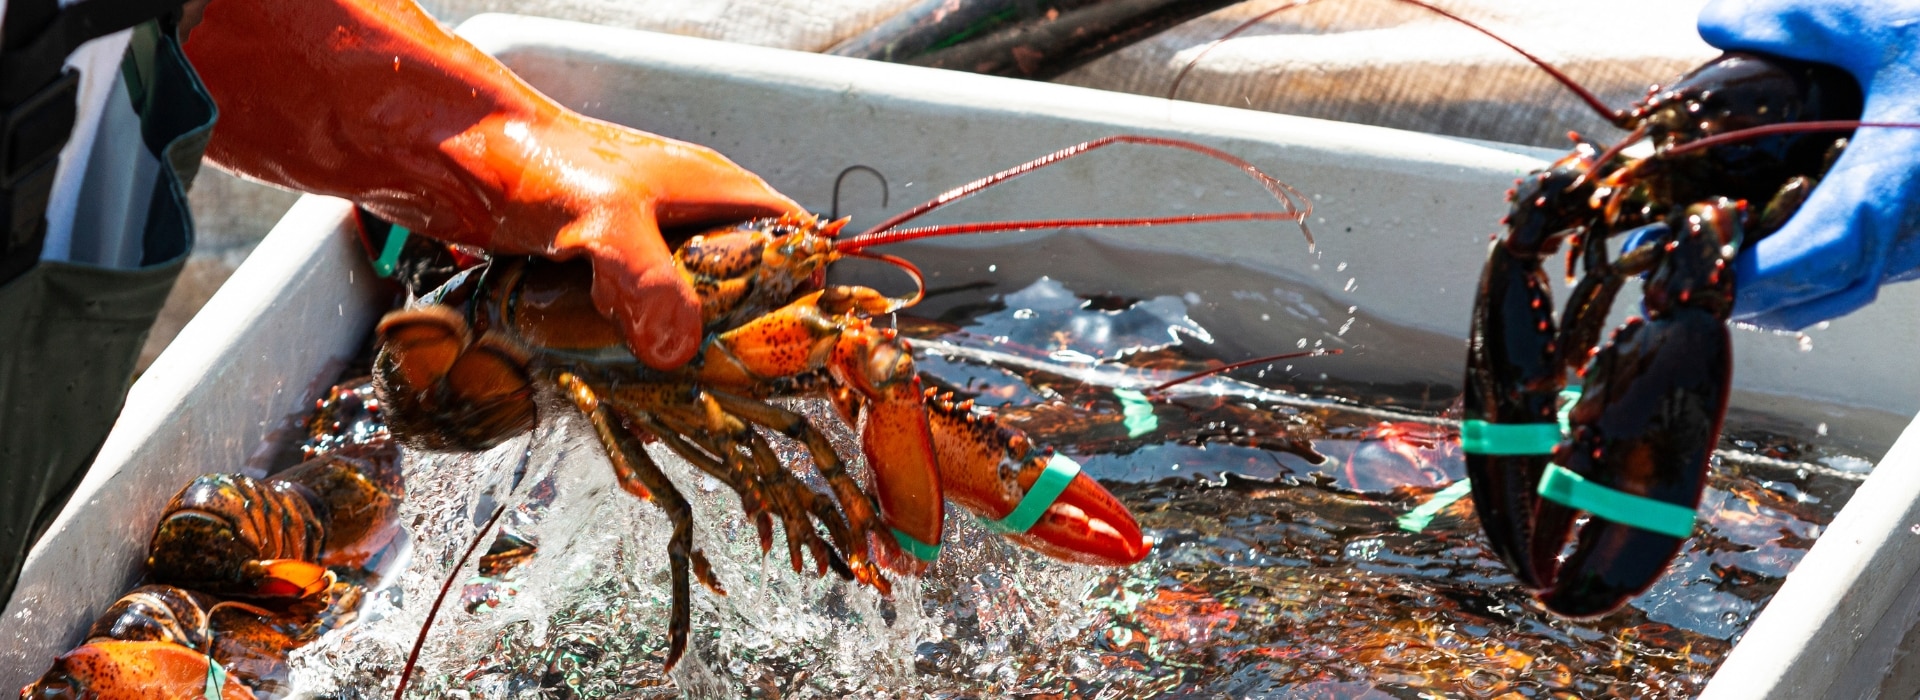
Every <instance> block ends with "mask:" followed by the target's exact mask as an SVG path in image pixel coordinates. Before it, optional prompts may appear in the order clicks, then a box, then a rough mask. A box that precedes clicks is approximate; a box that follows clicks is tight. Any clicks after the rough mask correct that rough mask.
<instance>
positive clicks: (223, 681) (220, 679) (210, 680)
mask: <svg viewBox="0 0 1920 700" xmlns="http://www.w3.org/2000/svg"><path fill="white" fill-rule="evenodd" d="M200 694H201V695H204V696H206V697H207V699H208V700H220V698H222V697H225V696H226V694H227V669H226V668H224V667H222V666H221V665H220V662H218V661H214V660H213V657H207V687H206V688H204V689H202V690H201V691H200Z"/></svg>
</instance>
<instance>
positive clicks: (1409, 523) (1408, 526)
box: [1396, 479, 1473, 532]
mask: <svg viewBox="0 0 1920 700" xmlns="http://www.w3.org/2000/svg"><path fill="white" fill-rule="evenodd" d="M1472 492H1473V480H1472V479H1461V480H1459V481H1456V482H1453V483H1452V484H1450V485H1448V486H1447V487H1446V488H1444V489H1441V490H1439V491H1438V492H1435V493H1434V494H1433V497H1432V498H1429V499H1427V502H1426V503H1422V504H1420V507H1418V508H1415V509H1413V510H1410V511H1407V512H1406V513H1405V514H1403V515H1401V516H1400V518H1399V519H1398V520H1397V521H1396V522H1397V523H1398V524H1399V525H1400V529H1402V530H1406V531H1407V532H1420V531H1422V530H1425V529H1427V526H1428V525H1431V524H1433V518H1434V516H1436V515H1439V514H1440V511H1443V510H1446V509H1447V506H1451V505H1453V504H1454V503H1455V502H1458V501H1459V500H1460V499H1462V498H1466V497H1467V494H1469V493H1472Z"/></svg>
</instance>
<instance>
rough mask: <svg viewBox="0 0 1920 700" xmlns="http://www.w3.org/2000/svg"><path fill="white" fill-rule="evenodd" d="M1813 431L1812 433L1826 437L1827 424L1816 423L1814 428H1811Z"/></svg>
mask: <svg viewBox="0 0 1920 700" xmlns="http://www.w3.org/2000/svg"><path fill="white" fill-rule="evenodd" d="M1813 432H1814V434H1816V435H1819V436H1820V437H1826V436H1827V424H1825V423H1821V424H1820V425H1818V426H1816V427H1814V429H1813Z"/></svg>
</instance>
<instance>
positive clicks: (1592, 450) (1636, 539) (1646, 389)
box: [1532, 199, 1743, 617]
mask: <svg viewBox="0 0 1920 700" xmlns="http://www.w3.org/2000/svg"><path fill="white" fill-rule="evenodd" d="M1742 214H1743V212H1742V211H1741V209H1740V207H1739V205H1737V204H1735V203H1733V202H1731V201H1728V200H1724V199H1722V200H1718V201H1716V202H1713V203H1711V204H1702V205H1695V206H1693V207H1689V208H1688V209H1687V210H1686V211H1685V212H1684V214H1683V215H1682V216H1683V217H1684V223H1682V222H1679V221H1675V222H1672V224H1673V228H1674V230H1677V231H1683V233H1682V234H1681V235H1679V236H1678V237H1676V238H1675V240H1674V241H1673V242H1671V243H1669V244H1668V246H1667V249H1666V254H1665V256H1664V257H1663V258H1662V259H1661V261H1660V266H1659V268H1658V269H1656V270H1655V271H1654V273H1653V274H1652V276H1650V277H1649V278H1648V280H1647V282H1646V295H1645V298H1646V304H1647V318H1646V319H1644V320H1642V319H1634V320H1631V321H1628V322H1627V323H1626V324H1625V325H1623V326H1621V327H1620V328H1619V330H1617V331H1615V332H1614V335H1613V338H1612V339H1610V340H1609V341H1608V342H1607V344H1606V345H1605V346H1603V347H1601V348H1600V350H1599V352H1597V353H1595V355H1594V357H1593V360H1592V362H1591V364H1589V365H1588V367H1587V372H1586V387H1585V391H1584V393H1583V394H1582V396H1581V398H1580V400H1579V401H1578V402H1577V403H1575V404H1574V406H1573V409H1572V412H1571V414H1570V424H1571V428H1570V430H1571V434H1570V436H1569V437H1568V440H1567V442H1566V443H1565V444H1564V445H1562V447H1561V449H1560V450H1559V451H1558V452H1557V453H1556V454H1555V462H1557V463H1558V464H1556V465H1554V466H1549V467H1548V469H1547V473H1546V474H1545V475H1544V479H1543V481H1542V483H1541V486H1540V489H1539V493H1540V496H1541V499H1540V502H1539V504H1538V511H1537V514H1536V516H1535V519H1534V533H1533V542H1532V559H1533V565H1534V567H1535V568H1536V569H1538V570H1543V571H1552V572H1553V574H1552V577H1551V581H1552V585H1551V586H1550V587H1548V588H1547V589H1545V590H1542V591H1540V599H1541V601H1542V602H1544V603H1545V604H1546V605H1547V607H1548V608H1550V609H1552V610H1553V611H1554V612H1557V613H1560V614H1562V615H1568V616H1572V617H1591V616H1595V615H1602V614H1605V613H1607V612H1610V611H1612V610H1614V609H1616V608H1618V607H1620V606H1621V605H1623V604H1625V603H1626V602H1627V600H1628V599H1630V598H1632V597H1633V596H1636V595H1639V594H1640V593H1641V592H1642V591H1645V590H1646V589H1647V588H1648V587H1649V586H1652V585H1653V583H1654V582H1655V581H1656V580H1658V579H1659V577H1660V575H1661V574H1662V573H1663V572H1664V571H1666V568H1667V563H1668V562H1670V561H1672V559H1673V557H1674V556H1675V555H1677V554H1678V553H1679V551H1680V547H1681V545H1683V544H1685V542H1686V540H1687V538H1688V537H1690V536H1691V535H1692V532H1693V524H1694V509H1695V508H1697V507H1698V506H1699V503H1700V494H1701V492H1702V491H1704V490H1705V488H1706V481H1707V469H1708V465H1709V462H1710V460H1711V459H1712V457H1713V449H1714V447H1715V446H1716V445H1717V444H1718V443H1719V440H1720V427H1721V420H1722V418H1724V417H1725V415H1726V412H1727V398H1728V389H1729V387H1730V385H1731V383H1732V376H1733V349H1732V339H1731V338H1730V337H1729V336H1728V334H1727V327H1726V319H1727V317H1728V315H1729V313H1730V312H1731V310H1732V306H1733V291H1734V287H1733V274H1732V269H1731V267H1730V266H1729V264H1728V263H1729V261H1728V259H1727V258H1728V256H1730V255H1731V253H1732V251H1733V250H1734V249H1735V248H1736V246H1735V245H1734V244H1736V243H1737V242H1738V241H1739V240H1740V238H1741V233H1740V219H1741V216H1742ZM1581 511H1585V512H1587V513H1590V514H1592V515H1593V517H1592V518H1591V519H1589V520H1588V521H1587V523H1586V524H1585V525H1582V526H1580V527H1579V533H1578V534H1577V541H1576V542H1575V544H1574V546H1573V549H1572V551H1571V552H1566V553H1565V556H1564V558H1562V556H1561V555H1562V553H1563V550H1564V549H1565V548H1566V543H1567V541H1568V538H1569V535H1570V534H1572V530H1573V529H1574V526H1575V522H1576V520H1575V519H1576V517H1577V516H1578V515H1579V513H1580V512H1581Z"/></svg>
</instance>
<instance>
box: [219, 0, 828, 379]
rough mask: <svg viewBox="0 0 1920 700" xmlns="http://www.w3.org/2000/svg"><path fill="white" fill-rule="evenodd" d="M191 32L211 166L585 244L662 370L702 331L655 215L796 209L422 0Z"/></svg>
mask: <svg viewBox="0 0 1920 700" xmlns="http://www.w3.org/2000/svg"><path fill="white" fill-rule="evenodd" d="M190 29H191V32H190V33H189V34H188V35H187V44H186V49H187V56H188V58H189V59H191V60H192V61H193V65H194V67H195V68H196V69H198V70H199V71H200V75H201V78H202V79H203V80H204V81H205V82H206V84H207V89H208V90H209V91H210V92H211V93H212V94H213V98H214V101H215V102H216V103H217V104H218V105H219V107H220V124H219V125H218V126H217V127H215V129H214V137H213V142H212V144H211V147H210V148H209V149H208V152H207V153H208V156H209V157H210V158H211V159H212V160H213V161H214V162H215V163H217V164H219V165H220V166H221V167H223V168H226V169H228V170H231V171H234V172H236V173H239V174H241V175H244V176H248V177H252V178H256V179H260V180H264V181H267V182H270V183H273V184H276V185H281V186H285V187H290V188H294V189H299V190H304V191H308V192H317V193H321V194H328V195H334V196H338V197H344V198H346V199H350V200H353V201H354V202H356V203H358V204H360V205H361V206H364V207H366V208H367V209H369V210H371V211H373V212H374V213H376V214H379V215H380V216H382V217H384V218H387V219H388V220H391V221H393V222H395V223H398V224H400V225H402V226H405V227H407V228H409V229H412V230H414V231H418V232H420V233H423V234H426V235H429V236H433V237H435V238H439V239H441V240H444V241H450V242H454V243H462V244H467V245H475V246H479V247H482V248H486V249H487V250H491V251H494V252H497V253H504V254H512V255H544V256H547V257H552V258H561V259H564V258H571V257H575V256H579V255H585V256H587V257H588V258H589V259H591V260H592V262H593V277H594V279H593V299H594V303H595V304H596V305H598V306H599V308H600V312H601V313H602V314H605V315H606V316H607V317H608V318H611V319H613V320H614V321H615V322H616V323H617V324H619V325H620V326H621V327H622V329H623V330H624V331H625V332H626V337H627V344H628V345H629V346H630V347H631V348H632V350H633V352H634V354H635V355H637V356H639V358H640V359H641V360H642V361H644V362H646V363H647V364H648V365H650V366H653V367H656V368H660V369H671V368H674V367H678V366H680V365H681V364H683V363H685V362H686V361H687V360H688V359H690V358H692V357H693V353H694V350H695V349H696V348H698V347H699V344H700V340H701V328H700V316H699V310H698V307H697V304H696V302H695V299H694V296H693V292H692V290H691V289H690V288H689V287H688V285H687V283H686V281H685V280H684V279H683V278H682V277H681V276H680V275H679V274H678V272H677V271H676V270H675V269H674V266H673V258H672V256H671V253H670V252H669V251H668V250H667V247H666V244H665V243H664V242H662V241H661V239H660V227H662V226H670V227H671V226H683V225H694V224H702V223H713V222H720V221H727V220H738V219H745V218H752V217H756V216H769V215H777V214H780V213H784V212H799V211H801V209H800V207H799V205H797V204H795V203H794V202H793V201H792V200H790V199H787V198H786V197H784V196H782V195H781V194H780V193H778V192H776V191H774V190H773V188H772V187H770V186H768V185H767V183H766V182H765V181H762V180H761V179H760V178H759V177H757V176H755V175H753V174H752V173H749V172H747V171H745V170H742V169H741V168H740V167H739V166H737V165H734V164H733V162H732V161H729V160H727V159H726V158H725V157H723V156H721V155H720V154H719V153H716V152H714V151H713V150H711V149H707V148H704V147H701V146H696V145H693V144H689V143H684V142H681V141H675V140H672V139H667V138H662V137H659V136H655V135H652V134H647V133H644V132H640V131H635V130H633V129H629V128H626V127H622V126H618V125H614V124H609V123H606V122H602V121H598V120H595V119H592V118H589V117H585V116H582V115H580V114H578V113H575V112H573V111H571V110H568V109H566V108H564V107H561V106H560V105H558V104H556V103H555V102H554V101H553V100H551V99H549V98H548V97H547V96H545V95H542V94H540V93H539V92H537V91H535V90H534V89H533V88H532V87H530V86H528V85H527V84H526V83H524V82H521V81H520V79H519V78H517V77H515V76H514V75H513V74H512V73H511V72H508V70H507V69H506V67H505V66H502V65H500V63H499V62H498V61H495V60H494V59H493V58H492V57H489V56H487V55H486V54H483V53H481V52H480V51H479V50H478V49H475V48H474V47H473V45H471V44H468V43H467V42H466V41H465V40H462V39H460V38H458V37H455V36H453V35H452V34H450V33H448V32H447V31H446V30H445V29H444V28H442V27H441V26H440V25H439V24H438V23H437V22H435V21H434V20H433V19H432V18H431V17H428V16H427V15H426V13H424V12H422V11H421V10H420V8H419V7H417V6H416V5H414V4H413V2H411V0H212V2H211V3H209V4H208V5H207V6H206V9H205V13H204V15H203V17H202V18H201V20H200V22H199V24H198V25H197V26H193V27H191V28H190Z"/></svg>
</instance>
